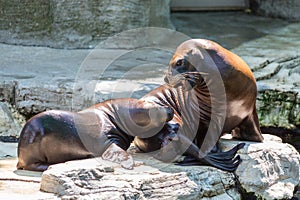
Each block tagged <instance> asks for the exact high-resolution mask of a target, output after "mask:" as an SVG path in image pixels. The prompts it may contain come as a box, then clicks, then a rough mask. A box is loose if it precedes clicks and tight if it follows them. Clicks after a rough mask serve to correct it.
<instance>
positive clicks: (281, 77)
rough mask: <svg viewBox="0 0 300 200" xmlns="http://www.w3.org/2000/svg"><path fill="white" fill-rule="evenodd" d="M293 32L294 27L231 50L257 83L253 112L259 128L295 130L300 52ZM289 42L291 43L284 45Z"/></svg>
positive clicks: (299, 103)
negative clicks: (255, 114) (243, 61)
mask: <svg viewBox="0 0 300 200" xmlns="http://www.w3.org/2000/svg"><path fill="white" fill-rule="evenodd" d="M297 29H298V24H291V25H288V26H286V27H285V28H282V29H281V30H279V31H277V32H274V33H273V34H272V35H267V36H265V37H263V38H259V39H257V40H254V41H250V42H247V43H244V44H242V45H241V46H239V47H237V48H235V49H233V51H234V52H236V53H237V54H238V55H240V56H241V57H242V58H243V59H244V60H245V61H246V62H247V63H248V64H249V66H250V67H251V68H252V71H253V72H254V75H255V78H256V79H257V85H258V97H257V111H258V115H259V120H260V124H261V126H262V127H276V128H284V129H288V130H294V132H297V129H299V125H300V114H299V113H300V95H299V94H300V87H299V86H300V51H299V48H297V47H298V46H299V45H300V42H299V40H298V38H299V36H298V34H297V33H296V32H295V30H297ZM292 38H294V40H295V42H291V43H289V44H288V45H286V41H287V40H289V39H292ZM296 38H297V39H296ZM284 44H285V45H284ZM283 45H284V48H283Z"/></svg>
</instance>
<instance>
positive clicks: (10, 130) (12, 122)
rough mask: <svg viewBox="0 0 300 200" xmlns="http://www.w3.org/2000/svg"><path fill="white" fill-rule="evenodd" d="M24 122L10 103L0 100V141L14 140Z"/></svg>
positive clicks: (16, 138)
mask: <svg viewBox="0 0 300 200" xmlns="http://www.w3.org/2000/svg"><path fill="white" fill-rule="evenodd" d="M24 124H25V118H24V116H22V115H20V114H19V113H18V112H17V111H16V110H15V108H14V107H12V106H11V105H10V104H8V103H5V102H0V141H5V142H16V141H17V140H18V138H19V136H20V135H19V134H20V130H21V128H22V126H23V125H24Z"/></svg>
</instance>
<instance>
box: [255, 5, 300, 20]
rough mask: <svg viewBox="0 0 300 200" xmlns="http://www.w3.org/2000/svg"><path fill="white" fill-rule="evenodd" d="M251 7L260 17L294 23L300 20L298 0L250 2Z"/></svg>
mask: <svg viewBox="0 0 300 200" xmlns="http://www.w3.org/2000/svg"><path fill="white" fill-rule="evenodd" d="M250 7H251V9H252V10H253V11H254V12H255V13H257V14H260V15H264V16H268V17H279V18H283V19H288V20H294V21H299V20H300V13H299V9H300V2H299V1H297V0H286V1H276V0H250Z"/></svg>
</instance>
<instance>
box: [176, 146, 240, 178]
mask: <svg viewBox="0 0 300 200" xmlns="http://www.w3.org/2000/svg"><path fill="white" fill-rule="evenodd" d="M244 145H245V144H244V143H240V144H238V145H236V146H235V147H234V148H232V149H231V150H229V151H226V152H217V153H213V152H210V153H208V154H207V155H206V156H205V157H203V158H200V157H199V156H198V155H197V153H196V152H197V148H198V147H197V146H196V145H194V144H193V145H191V147H190V148H189V150H188V152H187V153H188V154H189V156H187V157H185V159H184V160H183V161H181V162H178V163H177V164H178V165H181V166H188V165H208V166H213V167H216V168H218V169H221V170H225V171H229V172H233V171H235V170H236V169H237V167H238V166H239V164H240V163H241V161H242V160H241V158H240V156H239V155H238V156H236V153H237V151H238V150H239V149H241V148H243V147H244Z"/></svg>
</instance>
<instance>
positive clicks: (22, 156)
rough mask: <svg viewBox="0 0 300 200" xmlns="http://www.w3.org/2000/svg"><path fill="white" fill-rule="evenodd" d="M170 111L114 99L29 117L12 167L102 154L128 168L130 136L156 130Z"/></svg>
mask: <svg viewBox="0 0 300 200" xmlns="http://www.w3.org/2000/svg"><path fill="white" fill-rule="evenodd" d="M172 118H173V110H172V109H171V108H168V107H165V106H158V105H157V104H154V103H152V102H147V101H145V100H137V99H131V98H128V99H115V100H107V101H104V102H102V103H99V104H96V105H94V106H92V107H90V108H88V109H85V110H83V111H80V112H68V111H62V110H50V111H45V112H42V113H40V114H38V115H35V116H34V117H32V118H31V119H30V120H29V121H28V122H27V123H26V124H25V126H24V127H23V129H22V131H21V134H20V138H19V144H18V164H17V169H24V170H31V171H44V170H46V169H47V168H48V167H49V165H51V164H56V163H61V162H65V161H69V160H75V159H84V158H91V157H94V156H102V158H103V159H107V160H110V161H113V162H117V163H120V164H121V166H122V167H124V168H127V169H132V168H133V159H132V157H131V156H130V155H129V154H128V153H127V152H126V150H127V148H128V147H129V145H130V144H131V142H132V141H133V139H134V136H137V135H138V136H139V137H140V138H143V137H150V136H152V135H155V134H156V133H157V132H159V131H160V130H161V129H162V127H163V126H164V124H165V123H166V121H168V120H171V119H172Z"/></svg>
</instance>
